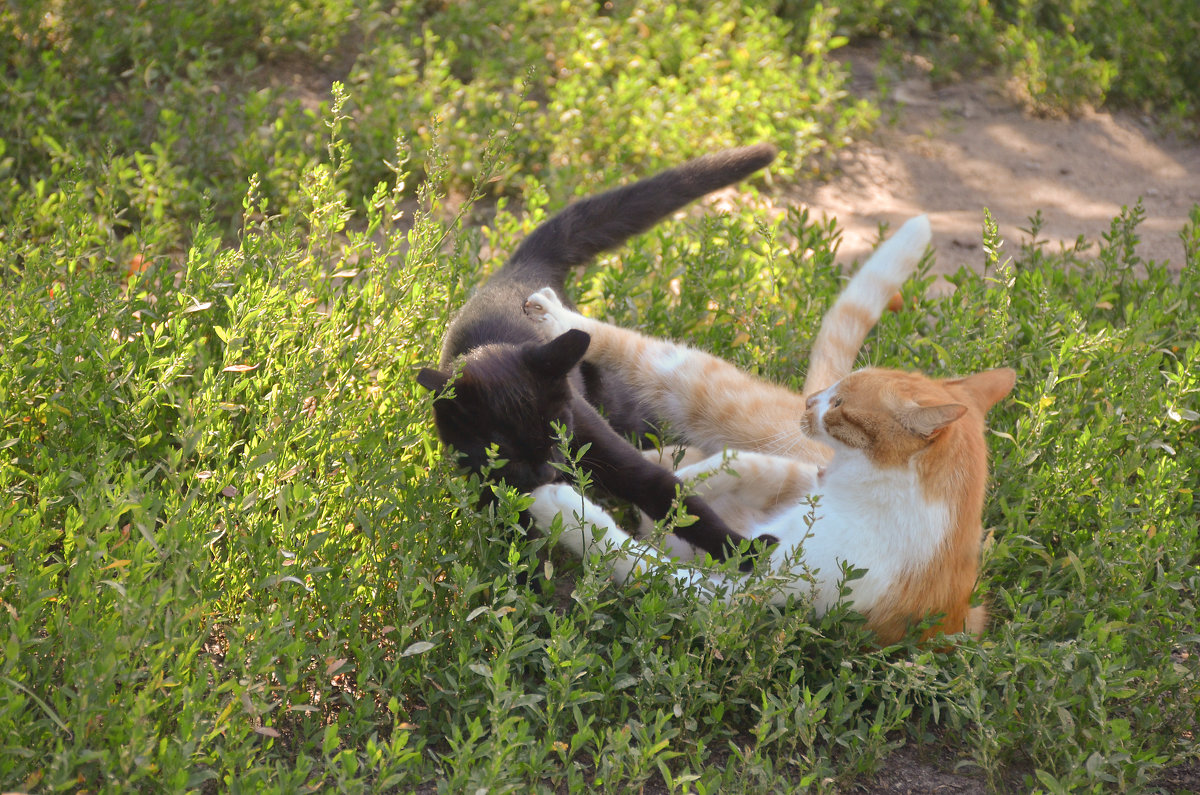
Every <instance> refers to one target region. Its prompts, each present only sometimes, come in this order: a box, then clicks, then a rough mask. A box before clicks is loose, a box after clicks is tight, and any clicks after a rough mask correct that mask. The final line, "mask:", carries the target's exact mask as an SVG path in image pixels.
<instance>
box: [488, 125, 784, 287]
mask: <svg viewBox="0 0 1200 795" xmlns="http://www.w3.org/2000/svg"><path fill="white" fill-rule="evenodd" d="M774 159H775V147H773V146H771V145H770V144H758V145H756V146H745V147H741V148H739V149H726V150H725V151H723V152H714V153H713V154H710V155H705V156H703V157H698V158H696V159H695V160H689V161H688V162H687V163H684V164H683V165H681V166H677V167H675V168H672V169H668V170H666V171H663V172H661V173H659V174H656V175H654V176H653V177H648V178H647V179H644V180H641V181H639V182H635V183H633V184H632V185H626V186H624V187H620V188H614V189H612V190H609V191H605V192H604V193H600V194H597V195H595V196H589V197H588V198H586V199H580V200H579V201H577V202H575V203H573V204H571V205H569V206H567V208H566V209H564V210H563V211H562V212H560V213H558V214H557V215H555V216H554V217H553V218H551V219H550V220H548V221H546V222H545V223H544V224H542V225H541V226H539V227H538V228H537V229H535V230H534V231H533V233H532V234H530V235H529V237H527V238H525V240H524V241H523V242H522V243H521V245H520V246H519V247H518V248H517V250H516V252H514V253H513V255H512V257H511V258H510V259H509V261H508V264H507V265H506V266H505V270H509V272H510V275H512V276H526V275H534V276H537V277H539V278H542V283H543V284H561V283H562V281H563V279H565V278H566V274H567V271H568V269H570V268H572V267H574V266H576V265H583V264H584V263H587V262H589V261H590V260H591V259H592V258H593V257H595V256H596V255H597V254H599V253H600V252H602V251H607V250H608V249H611V248H614V247H616V246H618V245H620V244H621V243H623V242H625V241H626V240H628V239H629V238H630V237H632V236H634V235H636V234H640V233H641V232H645V231H646V230H647V229H649V228H650V227H652V226H654V225H655V224H656V223H658V222H659V221H661V220H662V219H663V218H665V217H666V216H668V215H670V214H671V213H673V212H675V211H676V210H678V209H679V208H681V207H683V206H685V205H687V204H689V203H691V202H693V201H695V200H696V199H698V198H700V197H701V196H704V195H705V194H708V193H712V192H713V191H715V190H718V189H719V188H723V187H725V186H726V185H732V184H733V183H735V182H738V181H740V180H742V179H745V178H746V177H748V176H750V175H751V174H753V173H754V172H755V171H758V170H759V169H760V168H763V167H764V166H766V165H768V164H769V163H770V162H771V161H772V160H774Z"/></svg>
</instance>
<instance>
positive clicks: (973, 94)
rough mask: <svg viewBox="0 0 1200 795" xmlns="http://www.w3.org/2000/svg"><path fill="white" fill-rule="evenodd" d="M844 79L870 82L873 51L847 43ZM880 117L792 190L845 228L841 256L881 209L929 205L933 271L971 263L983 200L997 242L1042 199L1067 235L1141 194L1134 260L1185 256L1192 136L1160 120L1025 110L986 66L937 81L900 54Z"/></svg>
mask: <svg viewBox="0 0 1200 795" xmlns="http://www.w3.org/2000/svg"><path fill="white" fill-rule="evenodd" d="M845 57H846V58H847V60H848V63H849V64H850V66H851V68H852V70H853V90H854V92H855V93H858V94H870V93H873V92H874V86H875V73H876V71H877V70H878V69H879V68H880V67H879V61H878V58H877V57H875V55H874V53H873V52H872V51H870V50H868V49H852V50H851V51H850V52H849V53H848V54H847V55H846V56H845ZM882 104H883V106H884V108H885V114H888V113H890V114H892V115H893V117H894V122H895V123H894V124H887V121H888V119H887V117H886V116H885V119H884V123H883V124H881V125H880V129H879V131H878V132H877V133H876V134H875V135H874V136H873V137H872V138H871V139H870V140H866V141H862V142H860V143H857V144H854V145H852V146H851V147H849V148H848V149H846V150H843V151H842V152H841V153H840V154H839V155H838V156H837V169H836V172H837V173H836V174H835V176H834V177H833V178H832V179H830V180H829V181H827V182H825V183H822V184H816V185H807V186H802V187H801V188H800V189H798V192H797V196H796V199H797V201H802V202H804V203H805V204H807V205H808V206H809V207H810V208H811V210H812V211H813V212H815V213H817V214H821V213H825V214H828V215H831V216H836V217H837V219H838V222H839V225H840V226H841V227H842V228H843V229H844V238H843V241H842V246H841V252H840V254H841V257H840V258H841V259H843V260H845V261H847V262H849V261H852V260H854V259H861V258H862V257H863V256H865V255H866V254H867V253H868V252H869V251H870V250H871V248H872V244H873V243H874V242H875V240H876V232H877V229H878V225H879V224H880V223H881V222H887V223H889V224H891V225H892V227H893V228H895V226H897V225H898V224H899V223H900V222H902V221H903V220H904V219H905V218H908V217H910V216H912V215H916V214H918V213H928V214H929V216H930V221H931V223H932V226H933V235H934V239H933V245H934V248H935V250H936V252H937V253H936V265H935V268H934V272H935V273H943V274H944V273H953V272H954V271H956V270H958V268H959V266H961V265H967V266H968V267H973V268H981V267H982V265H983V261H984V255H983V251H982V247H981V240H982V229H983V220H984V214H983V211H984V208H985V207H986V208H988V210H990V212H991V214H992V217H993V218H994V219H995V220H996V222H997V223H998V225H999V228H1000V233H1001V236H1002V237H1003V238H1004V240H1005V243H1006V245H1005V248H1006V250H1007V253H1008V254H1010V255H1011V254H1012V253H1013V252H1015V250H1016V246H1018V245H1019V244H1020V241H1021V240H1022V239H1028V237H1029V236H1028V234H1027V233H1024V232H1022V231H1021V230H1022V229H1028V228H1029V217H1030V216H1031V215H1033V213H1034V212H1035V211H1036V210H1041V213H1042V218H1043V220H1044V225H1043V227H1042V231H1041V233H1040V236H1039V237H1040V238H1041V239H1045V240H1049V241H1050V245H1051V246H1052V247H1053V248H1054V249H1057V247H1058V245H1060V244H1061V245H1065V246H1069V247H1071V246H1074V244H1075V241H1076V239H1077V238H1078V237H1079V236H1080V235H1082V236H1084V237H1086V238H1087V240H1088V241H1089V242H1091V243H1093V248H1092V251H1093V252H1094V251H1095V245H1094V244H1095V243H1096V242H1097V241H1099V240H1100V236H1101V235H1102V234H1103V233H1105V232H1107V231H1108V230H1109V227H1110V223H1111V221H1112V219H1113V217H1114V216H1116V215H1117V214H1118V213H1120V212H1121V208H1122V207H1123V206H1129V207H1132V206H1133V205H1134V204H1135V203H1136V202H1137V201H1138V199H1139V198H1140V199H1141V200H1142V205H1143V208H1144V209H1145V213H1146V218H1145V221H1144V223H1143V224H1142V225H1141V226H1140V227H1139V232H1140V237H1141V243H1140V246H1139V249H1138V254H1139V255H1140V256H1141V258H1142V259H1143V260H1155V261H1164V260H1165V261H1169V262H1170V263H1171V265H1172V267H1174V268H1176V269H1179V268H1181V267H1182V266H1183V245H1182V243H1181V241H1180V239H1179V232H1180V230H1181V229H1182V228H1183V226H1184V224H1185V223H1186V222H1187V218H1188V213H1189V212H1190V210H1191V208H1192V206H1193V205H1194V204H1196V203H1197V202H1200V142H1197V141H1194V140H1183V139H1179V138H1175V137H1171V136H1165V135H1161V134H1159V133H1157V132H1156V131H1155V129H1154V127H1153V126H1152V125H1151V123H1150V121H1149V120H1148V119H1145V118H1141V117H1138V116H1136V115H1133V114H1128V113H1114V112H1108V111H1089V112H1086V113H1084V114H1083V115H1081V116H1079V117H1077V118H1073V119H1047V118H1035V117H1032V116H1030V115H1028V114H1027V113H1026V112H1025V111H1023V110H1022V109H1021V107H1020V105H1019V103H1018V102H1017V101H1015V99H1014V98H1013V96H1012V94H1011V92H1009V91H1007V90H1006V89H1005V87H1004V85H1003V84H1002V83H1001V82H999V81H998V80H996V79H992V78H981V79H973V80H963V81H960V82H956V83H954V84H952V85H946V86H935V85H933V84H932V83H931V81H930V79H929V77H928V71H927V70H924V69H922V68H921V67H920V64H919V63H916V64H910V65H908V67H907V68H906V74H904V76H902V77H901V78H900V79H899V81H898V82H897V83H896V85H895V86H894V89H893V91H892V92H891V97H889V98H884V99H883V100H882Z"/></svg>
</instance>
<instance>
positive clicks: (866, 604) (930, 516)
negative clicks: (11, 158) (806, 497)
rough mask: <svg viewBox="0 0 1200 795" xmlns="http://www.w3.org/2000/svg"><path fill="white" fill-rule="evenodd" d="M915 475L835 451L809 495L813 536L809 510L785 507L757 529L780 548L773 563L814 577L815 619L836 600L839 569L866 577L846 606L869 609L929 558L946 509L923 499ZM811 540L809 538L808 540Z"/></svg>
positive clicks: (945, 525) (853, 586)
mask: <svg viewBox="0 0 1200 795" xmlns="http://www.w3.org/2000/svg"><path fill="white" fill-rule="evenodd" d="M920 495H921V488H920V483H919V481H918V475H917V472H916V471H915V470H914V469H903V470H896V469H886V470H881V469H878V468H877V467H875V466H874V465H873V464H872V463H871V462H870V461H869V460H867V458H866V456H864V455H863V454H862V453H860V452H859V451H857V450H849V449H846V448H843V449H839V450H837V452H836V453H835V454H834V459H833V463H832V464H830V466H829V467H828V468H827V469H826V470H825V474H824V475H823V476H822V478H821V484H820V486H819V487H818V488H817V489H816V491H814V493H813V498H814V499H815V500H816V503H817V504H816V509H815V512H816V516H815V519H814V521H813V523H812V527H811V530H810V529H809V528H808V527H806V524H805V518H806V516H808V515H809V513H810V511H811V510H812V509H810V508H809V507H808V506H807V505H798V506H793V507H790V508H788V509H787V510H786V511H784V512H783V513H781V514H779V515H778V516H775V517H773V518H772V519H771V520H769V521H768V522H767V523H765V524H764V525H762V526H761V527H759V528H758V529H757V534H759V535H761V534H764V533H766V534H771V535H774V536H776V537H777V538H779V540H780V544H779V546H778V547H776V548H775V550H774V551H773V553H772V555H771V560H772V563H774V564H776V565H777V567H778V564H781V563H783V561H785V560H786V559H787V558H788V557H789V556H795V557H798V558H799V560H801V561H802V562H803V565H804V568H805V569H807V570H808V573H810V574H811V575H812V576H813V582H812V584H811V586H810V584H809V583H807V582H801V581H798V582H797V585H799V586H801V587H802V588H804V589H805V590H806V591H807V590H808V589H809V588H811V590H812V593H813V608H814V609H815V610H816V612H817V614H818V615H820V614H822V613H824V612H825V611H827V610H828V609H829V608H830V607H832V606H833V605H834V603H835V602H836V601H837V595H838V586H839V585H840V584H841V578H842V577H841V571H842V564H843V563H845V564H849V565H850V566H852V567H853V568H856V569H866V570H867V573H866V574H865V575H863V576H862V577H861V578H860V579H857V580H853V581H852V582H851V583H850V593H849V597H848V600H849V601H851V602H853V603H854V604H855V606H856V607H857V609H859V610H868V609H870V608H871V607H872V606H873V605H874V604H876V603H877V602H878V601H879V600H880V599H882V598H883V597H885V596H886V595H887V594H888V593H889V592H890V591H891V590H892V589H893V588H894V586H895V584H896V581H897V580H898V579H899V578H900V577H902V576H903V575H904V574H905V572H907V571H909V570H911V569H913V568H915V567H917V566H919V565H921V563H922V562H923V561H926V560H928V559H929V550H930V549H933V548H936V545H938V544H940V542H941V539H942V538H943V537H945V535H946V532H947V531H948V529H949V526H950V511H949V508H948V507H947V506H946V505H944V504H937V505H929V504H926V503H925V501H924V500H923V499H922V498H921V496H920ZM806 534H808V536H807V538H806V537H805V536H806Z"/></svg>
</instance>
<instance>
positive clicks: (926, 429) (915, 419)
mask: <svg viewBox="0 0 1200 795" xmlns="http://www.w3.org/2000/svg"><path fill="white" fill-rule="evenodd" d="M966 413H967V407H966V406H964V405H963V404H961V403H947V404H945V405H943V406H916V405H914V406H913V407H912V408H911V409H909V410H908V411H905V412H904V413H903V414H901V415H900V423H901V424H902V425H903V426H904V427H905V428H907V429H908V430H910V431H912V432H913V433H915V434H917V435H918V436H924V437H925V438H926V439H932V438H933V437H935V436H937V435H938V434H939V433H941V430H942V428H945V427H946V426H947V425H949V424H950V423H952V422H954V421H955V420H956V419H958V418H959V417H961V416H962V415H964V414H966Z"/></svg>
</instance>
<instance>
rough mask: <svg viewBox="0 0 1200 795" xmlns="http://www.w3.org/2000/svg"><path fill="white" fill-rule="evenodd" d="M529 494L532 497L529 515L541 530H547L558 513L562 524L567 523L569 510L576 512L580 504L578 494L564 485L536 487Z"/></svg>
mask: <svg viewBox="0 0 1200 795" xmlns="http://www.w3.org/2000/svg"><path fill="white" fill-rule="evenodd" d="M530 494H531V495H532V496H533V505H530V506H529V513H531V514H532V515H533V520H534V521H535V522H537V524H538V526H539V527H541V528H542V529H543V530H549V529H550V526H551V525H552V524H554V517H556V516H558V515H559V514H560V513H561V514H563V522H564V523H566V522H569V521H570V520H571V517H572V510H571V509H572V508H574V509H575V511H578V510H579V509H580V506H581V504H582V500H581V499H580V497H579V493H578V492H577V491H575V489H573V488H571V487H570V486H569V485H567V484H565V483H548V484H546V485H545V486H538V487H537V488H536V489H534V490H533V491H532V492H530Z"/></svg>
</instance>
